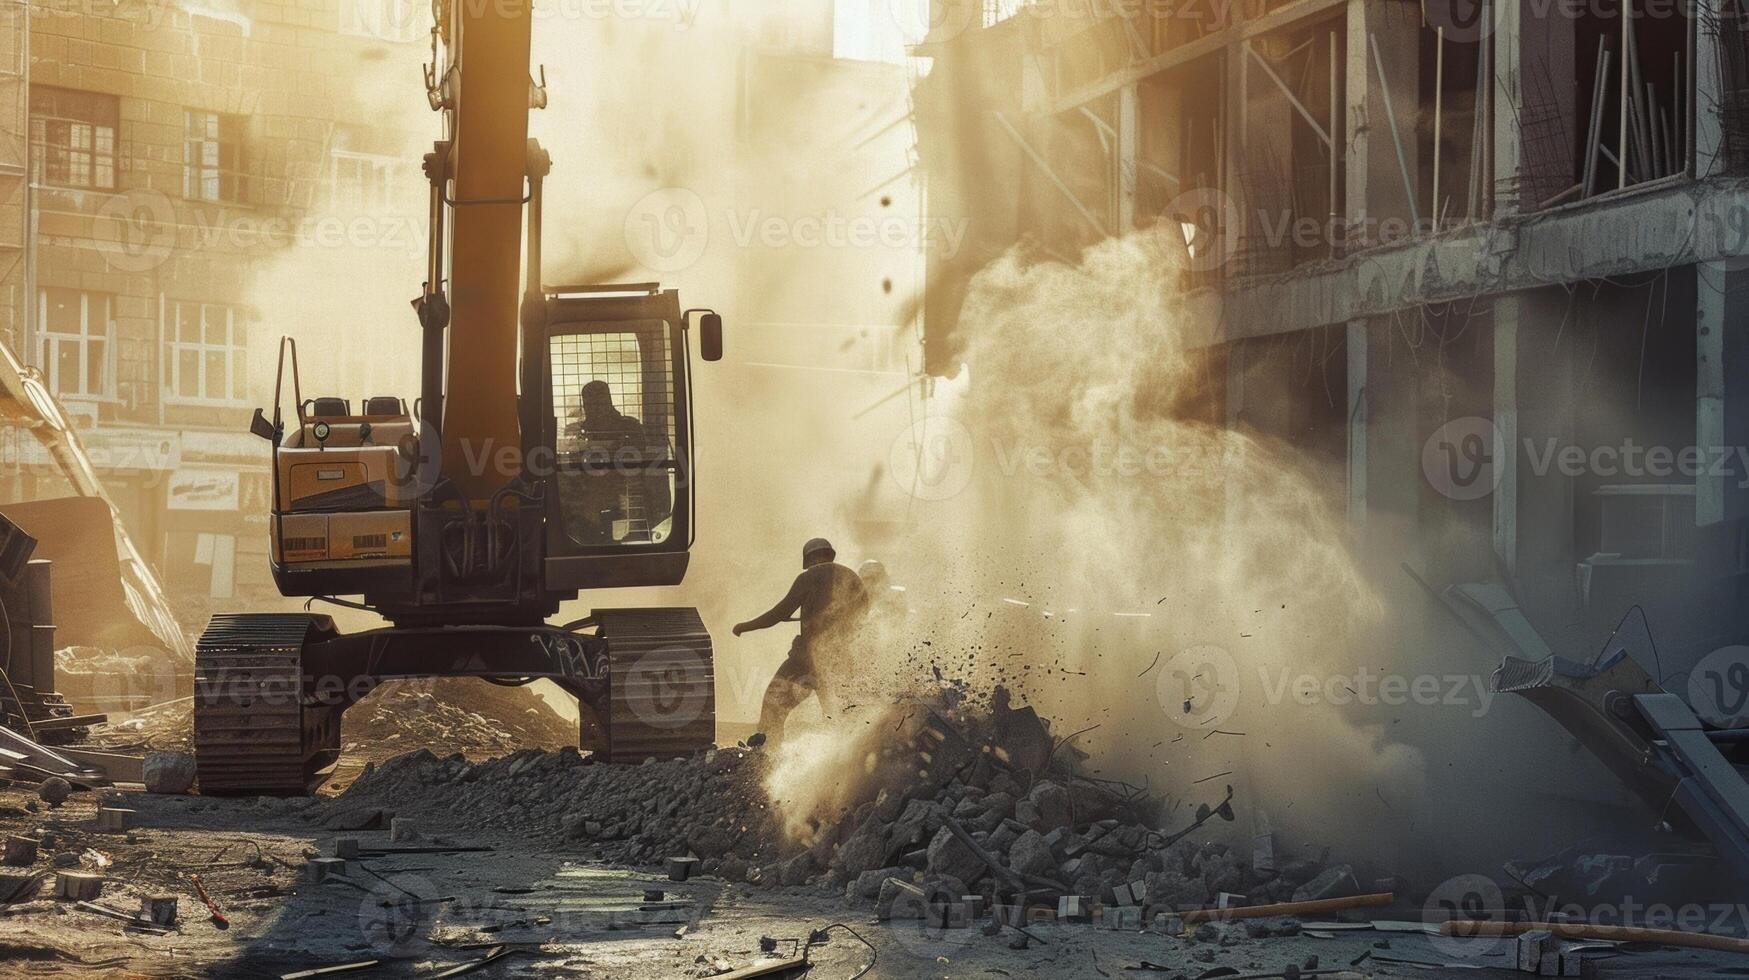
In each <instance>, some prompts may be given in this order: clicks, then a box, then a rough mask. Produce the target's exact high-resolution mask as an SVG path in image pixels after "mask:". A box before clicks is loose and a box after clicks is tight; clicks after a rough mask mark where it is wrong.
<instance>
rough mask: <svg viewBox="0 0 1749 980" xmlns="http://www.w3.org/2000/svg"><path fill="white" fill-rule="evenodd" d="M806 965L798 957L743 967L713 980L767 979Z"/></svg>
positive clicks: (719, 975) (805, 962)
mask: <svg viewBox="0 0 1749 980" xmlns="http://www.w3.org/2000/svg"><path fill="white" fill-rule="evenodd" d="M807 965H808V961H807V960H806V959H805V958H803V957H800V956H798V957H795V958H794V959H788V960H773V961H772V962H770V963H762V964H757V965H754V966H744V967H742V968H741V969H739V970H735V971H733V972H731V973H719V974H717V975H716V977H715V978H714V980H753V978H754V977H769V976H775V975H777V974H779V973H788V972H789V971H791V970H800V969H802V968H803V967H805V966H807Z"/></svg>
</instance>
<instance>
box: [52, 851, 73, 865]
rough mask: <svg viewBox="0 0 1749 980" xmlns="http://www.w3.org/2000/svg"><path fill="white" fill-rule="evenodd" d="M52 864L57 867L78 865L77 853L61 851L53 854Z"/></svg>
mask: <svg viewBox="0 0 1749 980" xmlns="http://www.w3.org/2000/svg"><path fill="white" fill-rule="evenodd" d="M54 865H55V867H57V868H73V867H78V865H79V853H78V852H77V851H62V852H61V853H59V854H56V855H55V857H54Z"/></svg>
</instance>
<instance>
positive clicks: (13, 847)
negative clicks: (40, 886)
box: [5, 836, 42, 868]
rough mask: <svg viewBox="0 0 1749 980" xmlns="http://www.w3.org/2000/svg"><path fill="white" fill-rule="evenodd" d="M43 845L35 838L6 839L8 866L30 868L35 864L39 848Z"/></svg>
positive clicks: (15, 837)
mask: <svg viewBox="0 0 1749 980" xmlns="http://www.w3.org/2000/svg"><path fill="white" fill-rule="evenodd" d="M41 843H42V842H41V841H39V840H37V839H36V838H34V837H17V836H14V837H8V838H6V858H5V860H6V864H7V865H8V866H10V867H14V868H28V867H30V866H31V865H33V864H35V863H36V851H37V847H38V846H39V845H41Z"/></svg>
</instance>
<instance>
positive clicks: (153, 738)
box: [97, 678, 577, 760]
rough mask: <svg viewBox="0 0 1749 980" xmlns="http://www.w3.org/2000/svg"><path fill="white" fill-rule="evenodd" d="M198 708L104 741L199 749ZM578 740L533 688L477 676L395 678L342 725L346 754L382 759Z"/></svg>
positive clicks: (163, 708) (146, 714)
mask: <svg viewBox="0 0 1749 980" xmlns="http://www.w3.org/2000/svg"><path fill="white" fill-rule="evenodd" d="M193 707H194V704H193V700H192V699H183V700H179V701H174V702H170V703H166V704H162V705H157V706H154V707H151V708H147V709H145V710H143V711H141V712H139V713H138V714H137V715H135V717H134V718H132V719H129V720H126V721H120V722H116V723H114V724H111V725H109V726H107V727H105V728H103V729H101V730H100V731H99V733H98V736H99V737H98V739H97V740H98V741H100V742H101V743H103V744H108V745H117V746H119V745H144V746H146V747H149V748H152V749H157V750H163V751H184V752H186V751H191V747H192V745H193V742H194V717H193ZM576 741H577V728H576V725H575V724H573V723H571V722H568V721H566V720H565V719H564V718H561V717H560V716H559V715H558V713H557V712H555V711H553V709H552V708H550V707H548V706H547V703H546V702H545V701H543V700H541V698H540V697H539V696H538V695H536V694H535V693H534V692H533V691H532V690H530V689H528V688H526V687H500V686H498V685H494V684H488V683H486V682H484V681H479V680H474V679H471V678H441V679H435V680H427V679H421V680H410V681H391V682H389V683H387V684H384V685H382V686H381V687H379V688H377V689H376V690H375V691H372V692H371V693H370V694H369V695H368V696H366V697H365V698H364V700H362V701H360V702H359V703H358V704H355V705H353V706H352V707H351V708H350V709H348V710H347V712H346V718H345V720H344V721H343V722H342V724H341V744H342V746H343V751H344V755H345V756H347V757H349V758H351V759H355V760H382V759H387V758H391V757H393V756H395V755H398V754H401V753H404V752H407V751H409V750H411V749H415V748H433V749H436V750H438V751H442V752H460V753H462V754H464V755H465V756H467V757H469V758H476V759H480V758H488V757H492V756H501V755H504V754H507V753H510V752H515V751H516V750H518V749H525V748H546V749H554V748H558V747H560V746H564V745H574V744H575V743H576Z"/></svg>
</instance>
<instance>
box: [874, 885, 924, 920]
mask: <svg viewBox="0 0 1749 980" xmlns="http://www.w3.org/2000/svg"><path fill="white" fill-rule="evenodd" d="M928 904H929V903H928V902H927V901H925V900H924V895H923V889H921V888H918V887H917V886H916V885H913V884H912V883H910V882H908V881H901V880H899V879H898V878H887V879H885V880H883V881H882V882H881V893H880V896H879V897H878V898H876V899H875V917H876V918H879V919H921V918H923V915H924V912H925V910H926V909H927V907H928Z"/></svg>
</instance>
